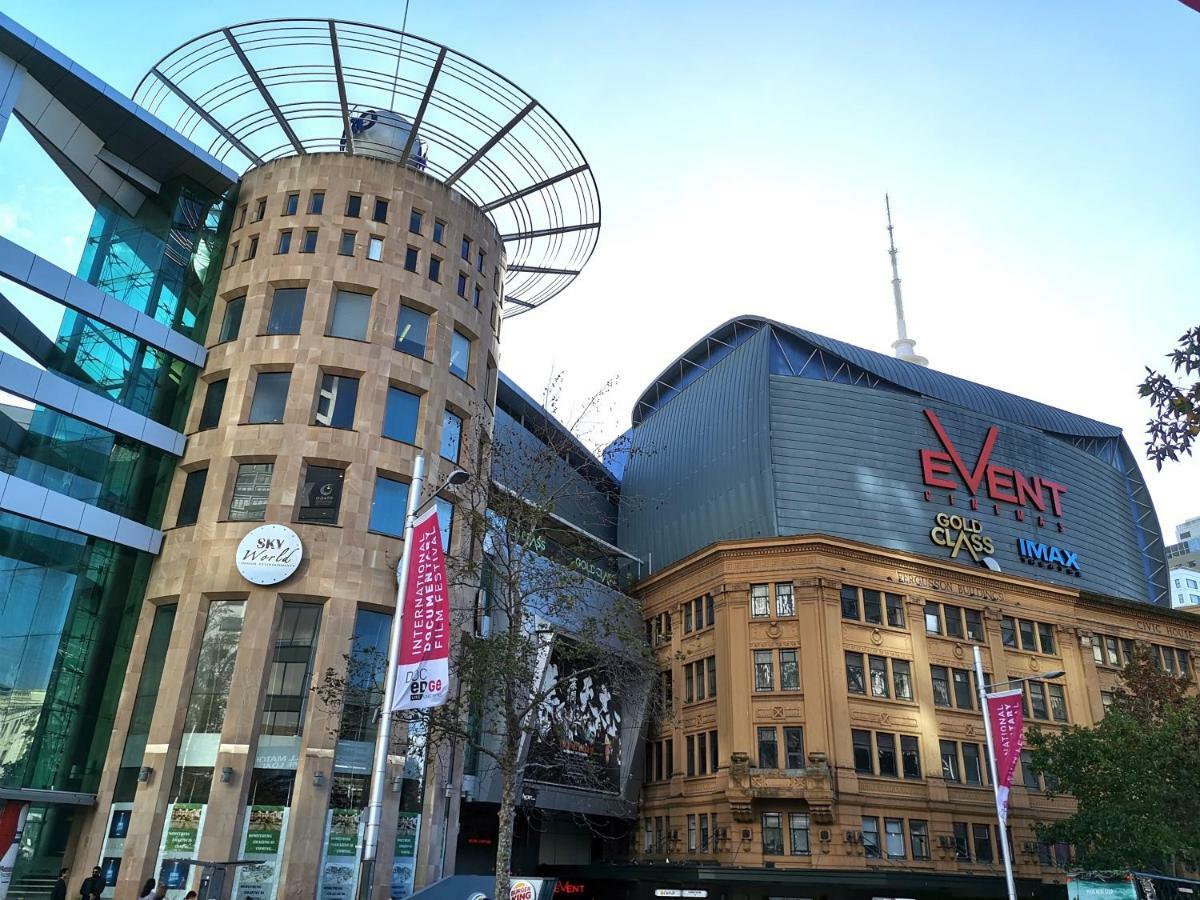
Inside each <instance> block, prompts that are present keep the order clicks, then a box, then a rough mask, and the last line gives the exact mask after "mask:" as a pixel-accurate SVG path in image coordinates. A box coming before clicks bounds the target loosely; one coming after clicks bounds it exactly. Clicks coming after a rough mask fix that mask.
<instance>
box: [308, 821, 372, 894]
mask: <svg viewBox="0 0 1200 900" xmlns="http://www.w3.org/2000/svg"><path fill="white" fill-rule="evenodd" d="M362 829H363V811H362V810H361V809H331V810H330V811H329V812H328V813H327V814H326V820H325V859H324V860H323V861H322V863H321V879H320V882H319V883H318V885H317V896H318V897H319V898H320V900H353V898H354V894H355V891H356V890H357V888H358V848H359V842H360V841H361V840H362Z"/></svg>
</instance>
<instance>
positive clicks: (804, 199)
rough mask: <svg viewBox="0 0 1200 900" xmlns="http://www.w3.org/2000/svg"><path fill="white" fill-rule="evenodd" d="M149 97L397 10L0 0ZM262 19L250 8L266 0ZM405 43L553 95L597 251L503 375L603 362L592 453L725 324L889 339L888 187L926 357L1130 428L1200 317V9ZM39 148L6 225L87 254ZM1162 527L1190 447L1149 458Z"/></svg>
mask: <svg viewBox="0 0 1200 900" xmlns="http://www.w3.org/2000/svg"><path fill="white" fill-rule="evenodd" d="M4 7H5V12H6V13H8V14H9V15H11V16H12V17H14V18H15V19H16V20H17V21H19V22H21V23H22V24H23V25H25V26H26V27H28V28H30V29H31V30H32V31H34V32H35V33H36V34H38V35H39V36H41V37H43V38H44V39H46V40H47V41H49V42H50V43H51V44H53V45H54V46H56V47H58V48H59V49H60V50H62V51H63V52H65V53H66V54H67V55H69V56H71V57H72V58H74V59H76V60H79V61H80V62H82V63H83V64H84V65H86V66H87V67H88V68H90V69H91V70H92V71H93V72H95V73H96V74H97V75H99V76H100V77H101V78H103V79H104V80H106V81H108V82H109V83H110V84H112V85H114V86H115V87H117V88H120V89H122V90H124V91H126V92H127V93H132V91H133V89H134V87H135V86H136V84H137V82H138V80H139V79H140V78H141V76H142V74H143V73H144V72H145V71H146V70H147V69H148V68H149V67H150V66H151V65H152V64H153V63H154V62H155V61H156V60H157V59H158V58H159V57H160V56H161V55H163V54H164V53H166V52H167V51H168V50H169V49H171V48H172V47H174V46H175V45H177V44H180V43H182V42H184V41H186V40H187V39H189V38H191V37H192V36H194V35H196V34H198V33H200V32H202V31H207V30H210V29H212V28H216V27H219V26H222V25H226V24H231V23H235V22H239V21H243V20H245V19H248V18H262V17H267V16H299V15H314V16H329V15H336V16H337V17H340V18H346V19H357V20H361V21H367V22H373V23H378V24H381V25H388V26H393V27H397V28H398V27H400V22H401V16H402V14H403V5H402V4H400V3H379V2H371V3H367V2H363V0H341V2H338V3H336V4H332V3H328V2H314V0H290V2H288V3H286V4H285V3H255V4H250V5H248V4H245V3H230V2H226V0H212V2H207V3H191V4H169V5H168V4H165V3H162V2H161V0H155V2H135V0H109V2H106V3H83V2H79V0H71V2H61V0H60V2H46V0H6V2H5V4H4ZM251 10H252V11H251ZM408 24H409V30H411V31H413V32H415V33H417V34H421V35H424V36H427V37H429V38H431V39H433V40H437V41H441V42H443V43H446V44H449V45H450V46H452V47H454V48H456V49H458V50H461V51H463V52H465V53H467V54H469V55H471V56H474V57H475V58H477V59H479V60H480V61H482V62H484V63H487V64H489V65H491V66H493V67H494V68H496V69H497V70H499V71H500V72H502V73H504V74H505V75H507V76H508V77H509V78H511V79H512V80H513V81H515V82H516V83H517V84H519V85H521V86H522V87H523V88H525V89H526V90H527V91H529V92H530V93H531V94H532V95H534V96H535V97H537V98H538V99H539V100H540V101H541V102H542V103H543V104H544V105H545V106H546V107H547V108H548V109H549V110H550V111H551V112H553V113H554V114H555V115H556V116H557V117H558V118H559V120H560V121H561V122H562V123H563V124H564V126H565V127H566V128H567V129H568V130H569V131H570V132H571V133H572V134H573V136H574V137H575V138H576V140H577V141H578V143H579V145H580V146H581V147H582V149H583V151H584V153H585V154H586V155H587V156H588V158H589V161H590V162H591V163H592V165H593V167H594V169H595V172H596V177H597V180H598V183H599V187H600V194H601V198H602V200H603V205H604V226H603V229H602V231H601V237H600V244H599V248H598V249H597V251H596V254H595V256H594V257H593V259H592V261H591V263H590V264H589V266H588V268H587V269H586V270H585V272H584V274H583V275H582V276H581V277H580V278H579V279H578V280H577V282H576V283H575V284H574V285H573V286H572V287H571V288H569V289H568V290H567V291H566V292H565V293H564V294H562V295H560V296H559V297H558V298H556V299H554V300H552V301H551V302H550V304H548V305H547V306H546V307H545V308H543V309H540V310H537V311H535V312H533V313H530V314H528V315H525V316H521V317H519V318H517V319H514V320H511V321H509V322H507V323H506V324H505V326H504V332H503V336H502V347H503V353H502V360H501V365H502V368H504V369H505V370H506V371H507V372H508V373H509V374H510V375H511V376H513V377H514V378H515V379H516V380H517V381H518V382H520V383H521V384H522V385H523V386H524V387H525V388H526V389H527V390H529V391H530V392H531V393H533V394H535V395H538V394H539V393H540V391H541V388H542V386H543V385H545V384H546V382H547V379H548V378H549V376H550V374H551V372H552V371H562V372H564V373H565V378H566V391H565V395H564V398H563V404H562V408H561V410H560V412H561V414H562V417H563V418H564V419H571V417H572V409H573V408H575V407H577V405H578V404H579V403H580V402H581V401H582V399H583V398H585V397H587V396H588V395H590V394H592V393H593V392H594V391H596V390H597V389H599V388H600V386H601V385H603V384H604V383H605V382H606V381H607V380H608V379H610V378H612V377H614V376H616V377H619V379H620V380H619V383H618V385H617V387H616V388H615V389H614V390H613V391H612V392H611V393H610V394H609V395H608V397H607V400H606V402H605V403H604V404H602V409H603V410H604V414H602V415H598V416H593V420H592V422H591V426H592V429H591V434H592V437H593V438H594V439H595V440H601V439H603V438H605V437H610V436H612V435H615V434H617V433H619V432H620V431H621V430H623V429H624V428H625V427H626V426H627V425H628V421H629V411H630V409H631V407H632V404H633V401H634V399H635V398H636V397H637V395H638V394H639V393H640V392H641V391H642V390H643V389H644V388H645V386H646V384H647V383H648V382H649V380H650V379H651V378H653V377H654V376H655V375H656V374H657V373H658V372H659V371H661V370H662V369H663V367H664V366H665V365H666V364H667V363H669V362H670V361H671V360H672V359H673V358H674V357H676V356H677V355H678V354H679V353H681V352H682V351H683V350H684V349H686V348H687V347H688V346H690V344H691V343H692V342H693V341H695V340H696V339H697V338H699V337H701V336H702V335H704V334H705V333H707V332H708V331H710V330H711V329H712V328H714V327H715V326H716V325H718V324H719V323H721V322H723V321H725V320H726V319H728V318H731V317H733V316H736V315H739V314H743V313H755V314H762V315H766V316H770V317H773V318H777V319H781V320H783V321H786V322H789V323H792V324H795V325H798V326H801V327H804V328H808V329H811V330H814V331H818V332H820V333H823V334H827V335H830V336H832V337H837V338H841V339H844V340H848V341H851V342H854V343H858V344H861V345H863V346H867V347H872V348H875V349H879V350H884V351H888V349H889V345H890V343H891V341H892V340H893V338H894V336H895V333H894V322H893V318H892V312H891V311H892V305H891V289H890V284H889V282H890V278H891V275H890V272H889V269H888V258H887V254H886V247H887V244H886V232H885V231H884V218H883V194H884V192H885V191H888V192H890V193H891V195H892V205H893V211H894V215H895V218H896V226H897V244H898V246H899V247H900V251H901V254H900V262H901V275H902V277H903V279H904V292H905V302H906V307H907V312H908V322H909V331H910V334H912V335H913V336H915V337H916V338H917V341H918V343H917V349H918V351H919V352H921V353H923V354H925V355H926V356H928V357H929V358H930V360H931V362H932V364H933V366H934V367H935V368H938V369H942V370H944V371H946V372H950V373H953V374H956V375H960V376H963V377H966V378H971V379H974V380H976V381H980V382H983V383H985V384H990V385H994V386H996V387H1000V388H1004V389H1006V390H1010V391H1013V392H1015V393H1018V394H1022V395H1024V396H1027V397H1032V398H1034V399H1037V400H1042V401H1045V402H1048V403H1052V404H1055V405H1057V406H1061V407H1064V408H1066V409H1070V410H1072V411H1074V412H1079V413H1082V414H1085V415H1089V416H1092V417H1095V418H1098V419H1101V420H1103V421H1107V422H1110V423H1113V424H1115V425H1119V426H1120V427H1122V428H1123V429H1124V430H1125V432H1126V435H1127V438H1128V440H1129V442H1130V444H1131V445H1132V446H1133V447H1134V450H1135V452H1136V453H1137V454H1138V455H1139V456H1140V455H1141V445H1142V443H1143V441H1144V437H1143V431H1144V423H1145V420H1146V418H1147V416H1148V411H1147V409H1146V407H1145V406H1144V404H1143V402H1142V401H1141V400H1140V399H1139V398H1138V397H1137V396H1136V390H1135V387H1136V384H1137V383H1138V381H1139V380H1140V378H1141V375H1142V370H1143V366H1144V365H1146V364H1148V363H1153V364H1155V365H1157V364H1160V363H1161V362H1163V359H1162V357H1163V355H1164V354H1166V353H1167V351H1168V350H1169V349H1170V348H1171V347H1172V346H1173V345H1174V343H1175V340H1176V338H1177V337H1178V336H1179V335H1180V334H1182V333H1183V331H1184V330H1185V329H1187V328H1188V327H1190V326H1192V325H1195V324H1198V323H1200V293H1198V291H1197V285H1200V253H1198V252H1197V248H1198V247H1200V204H1198V202H1197V200H1198V193H1200V191H1198V186H1200V154H1198V149H1197V148H1200V14H1197V13H1195V12H1193V11H1191V10H1189V9H1188V8H1187V7H1185V6H1183V5H1182V4H1181V3H1179V2H1177V0H1123V2H1121V0H1058V2H1052V3H1047V2H1045V0H1006V2H1004V3H985V2H982V0H975V2H962V0H915V2H911V3H895V2H890V0H871V2H868V0H838V2H834V3H830V2H827V0H819V2H818V0H793V2H786V3H785V2H778V3H771V2H755V0H751V2H746V0H743V2H741V3H737V4H732V3H724V4H716V3H709V2H691V3H682V2H669V3H668V2H654V3H647V2H638V3H635V2H627V0H625V2H621V0H618V2H612V0H605V2H573V3H562V2H548V0H532V2H529V0H527V2H523V3H513V2H507V0H500V2H492V3H486V4H485V3H468V2H463V0H437V2H436V3H435V2H433V0H413V2H412V6H411V9H410V13H409V23H408ZM39 156H40V154H39V153H38V152H36V150H35V149H34V148H33V147H32V142H31V141H29V140H28V139H27V138H24V136H23V135H17V134H11V135H9V136H8V137H6V139H5V141H4V143H3V144H0V233H5V234H8V235H10V236H16V237H18V238H19V239H21V240H22V241H23V242H24V243H26V244H27V245H29V246H32V247H33V248H35V249H39V250H40V252H43V253H44V254H45V255H47V256H50V257H51V258H53V259H55V260H56V261H58V262H59V263H60V264H62V265H64V266H65V267H67V268H71V269H73V268H74V267H75V264H76V263H77V261H78V254H79V249H80V246H81V240H80V238H81V237H82V236H83V235H84V234H85V233H86V227H87V223H88V221H89V219H90V212H89V210H88V209H87V207H86V205H85V204H83V203H82V202H81V201H78V200H76V199H75V198H74V197H73V196H72V193H73V192H72V191H71V189H70V188H69V186H67V185H66V183H65V181H64V180H63V179H62V177H61V176H60V175H59V174H58V172H57V170H55V169H54V168H53V167H52V166H51V165H49V164H47V163H45V162H44V160H39V159H38V157H39ZM1143 468H1144V469H1146V470H1147V477H1148V480H1149V483H1150V486H1151V491H1152V493H1153V496H1154V499H1155V503H1156V505H1157V507H1158V511H1159V516H1160V519H1161V522H1162V525H1163V529H1164V531H1165V532H1166V533H1167V536H1168V540H1171V539H1172V535H1173V526H1174V525H1175V524H1176V523H1178V522H1180V521H1182V520H1183V519H1184V518H1187V517H1190V516H1195V515H1200V461H1197V460H1194V459H1192V460H1187V461H1185V462H1183V463H1180V464H1176V465H1171V466H1168V468H1167V469H1165V470H1164V471H1163V472H1162V473H1156V472H1154V470H1153V466H1143Z"/></svg>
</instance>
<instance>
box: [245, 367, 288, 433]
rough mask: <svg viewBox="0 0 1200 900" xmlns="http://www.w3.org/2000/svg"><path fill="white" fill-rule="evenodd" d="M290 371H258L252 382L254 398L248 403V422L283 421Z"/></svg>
mask: <svg viewBox="0 0 1200 900" xmlns="http://www.w3.org/2000/svg"><path fill="white" fill-rule="evenodd" d="M291 380H292V373H291V372H259V373H258V378H257V379H256V380H255V382H254V399H253V400H252V401H251V403H250V420H249V421H250V423H251V424H265V423H277V422H282V421H283V411H284V407H285V406H286V405H287V394H288V385H289V383H290V382H291Z"/></svg>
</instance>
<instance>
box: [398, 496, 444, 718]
mask: <svg viewBox="0 0 1200 900" xmlns="http://www.w3.org/2000/svg"><path fill="white" fill-rule="evenodd" d="M407 549H408V552H409V560H408V584H407V585H406V586H405V588H404V614H403V620H402V621H401V623H400V659H399V661H398V665H399V669H398V670H397V672H396V691H395V695H394V699H393V701H392V712H398V711H400V710H402V709H428V708H429V707H431V706H441V705H442V704H443V703H445V702H446V700H447V698H448V697H449V695H450V589H449V587H448V585H447V584H446V557H445V554H444V553H443V552H442V534H441V529H440V528H439V527H438V517H437V506H436V505H435V506H433V507H431V508H430V509H429V510H428V511H427V512H425V513H423V514H422V515H421V516H420V517H419V518H418V519H417V520H416V522H415V523H414V524H413V530H412V547H411V548H407Z"/></svg>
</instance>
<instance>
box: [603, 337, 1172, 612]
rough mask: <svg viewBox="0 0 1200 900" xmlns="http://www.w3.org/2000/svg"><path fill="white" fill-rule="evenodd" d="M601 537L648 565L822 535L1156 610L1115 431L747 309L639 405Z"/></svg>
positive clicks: (1147, 534) (1142, 489)
mask: <svg viewBox="0 0 1200 900" xmlns="http://www.w3.org/2000/svg"><path fill="white" fill-rule="evenodd" d="M625 442H626V444H627V450H626V451H625V455H624V457H623V458H619V459H614V460H612V461H611V462H612V463H613V464H614V465H616V466H617V467H619V468H621V469H622V470H623V481H622V489H621V503H622V508H621V513H620V516H619V533H618V541H617V543H618V544H619V546H621V548H622V549H624V550H627V551H629V552H630V553H632V554H634V555H636V556H638V557H640V558H642V559H643V560H647V561H648V562H649V563H650V564H651V566H652V568H654V569H658V568H661V567H662V566H664V565H667V564H669V563H671V562H673V561H675V560H678V559H680V558H682V557H684V556H686V555H688V554H689V553H692V552H694V551H696V550H699V549H700V548H702V547H705V546H707V545H709V544H711V543H713V542H714V541H720V540H725V539H729V538H744V537H754V536H762V535H794V534H809V533H822V534H828V535H832V536H836V537H845V538H851V539H854V540H859V541H863V542H866V543H870V544H875V545H877V546H881V547H889V548H895V549H899V550H905V551H909V552H913V553H919V554H924V555H926V556H932V557H936V558H939V559H943V560H944V559H946V558H950V559H953V560H954V561H955V562H958V563H961V564H963V565H968V566H976V565H983V566H987V567H988V568H991V569H998V570H1000V571H1004V572H1009V573H1014V574H1023V575H1026V576H1031V577H1034V578H1038V579H1044V580H1046V581H1050V582H1054V583H1058V584H1063V585H1070V586H1073V587H1077V588H1080V589H1083V590H1087V591H1093V592H1096V593H1100V594H1106V595H1111V596H1117V597H1122V598H1128V599H1135V600H1140V601H1144V602H1149V603H1156V604H1166V603H1167V602H1168V595H1167V569H1166V563H1165V558H1164V550H1163V540H1162V533H1161V530H1160V528H1159V524H1158V518H1157V516H1156V515H1155V512H1154V507H1153V505H1152V504H1151V501H1150V496H1149V493H1148V492H1147V490H1146V485H1145V482H1144V481H1143V479H1142V476H1141V474H1140V472H1139V471H1138V468H1137V464H1136V462H1135V460H1134V457H1133V454H1132V453H1131V452H1130V449H1129V447H1128V445H1127V444H1126V442H1125V439H1124V437H1123V436H1122V434H1121V431H1120V429H1119V428H1116V427H1114V426H1111V425H1106V424H1104V423H1102V422H1097V421H1094V420H1092V419H1088V418H1084V417H1083V416H1079V415H1075V414H1073V413H1070V412H1066V411H1064V410H1061V409H1057V408H1054V407H1052V406H1047V405H1045V404H1042V403H1037V402H1034V401H1032V400H1027V399H1024V398H1022V397H1017V396H1015V395H1013V394H1008V393H1005V392H1003V391H999V390H996V389H994V388H990V387H985V386H983V385H979V384H975V383H973V382H970V381H966V380H964V379H961V378H955V377H953V376H951V375H946V374H943V373H941V372H935V371H931V370H929V369H926V368H922V367H920V366H916V365H913V364H911V363H908V362H904V361H901V360H898V359H894V358H892V357H889V356H885V355H883V354H880V353H875V352H872V351H870V350H864V349H862V348H860V347H855V346H853V345H851V344H846V343H843V342H841V341H835V340H831V339H829V338H826V337H822V336H821V335H818V334H813V333H812V332H808V331H803V330H801V329H798V328H794V327H791V326H788V325H784V324H782V323H779V322H774V321H770V320H768V319H764V318H760V317H756V316H742V317H739V318H736V319H732V320H730V321H728V322H726V323H725V324H723V325H721V326H720V327H718V328H716V329H715V330H713V331H712V332H710V333H709V334H708V335H707V336H705V337H704V338H703V339H702V340H700V341H699V342H697V343H696V344H695V345H694V346H692V347H691V348H690V349H689V350H687V352H685V353H684V354H683V355H682V356H680V357H679V358H678V359H676V360H675V361H674V362H672V363H671V365H669V366H668V367H667V368H666V369H665V370H664V371H663V373H662V374H661V375H659V376H658V377H657V378H656V379H655V380H654V382H653V383H652V384H651V385H650V387H649V388H647V390H646V391H645V392H644V393H643V394H642V396H641V398H640V399H639V400H638V402H637V405H636V407H635V410H634V413H633V428H632V429H631V431H630V432H629V433H628V434H627V435H626V439H625Z"/></svg>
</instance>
